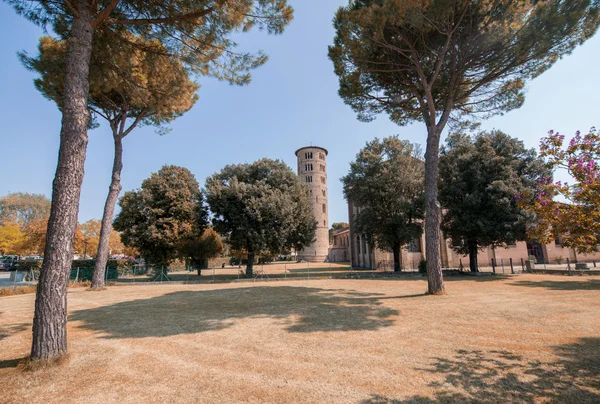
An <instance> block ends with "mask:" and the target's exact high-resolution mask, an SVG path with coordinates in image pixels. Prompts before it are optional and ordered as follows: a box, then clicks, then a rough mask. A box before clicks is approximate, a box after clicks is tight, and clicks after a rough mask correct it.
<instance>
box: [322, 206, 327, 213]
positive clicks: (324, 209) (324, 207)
mask: <svg viewBox="0 0 600 404" xmlns="http://www.w3.org/2000/svg"><path fill="white" fill-rule="evenodd" d="M323 213H327V205H325V204H323Z"/></svg>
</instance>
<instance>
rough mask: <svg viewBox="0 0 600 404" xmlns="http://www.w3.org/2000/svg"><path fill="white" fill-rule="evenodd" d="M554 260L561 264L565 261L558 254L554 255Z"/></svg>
mask: <svg viewBox="0 0 600 404" xmlns="http://www.w3.org/2000/svg"><path fill="white" fill-rule="evenodd" d="M554 260H555V261H556V263H557V264H558V265H562V263H563V262H564V261H565V260H564V258H563V257H561V256H560V255H559V256H558V257H554Z"/></svg>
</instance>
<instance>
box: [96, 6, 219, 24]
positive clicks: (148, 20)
mask: <svg viewBox="0 0 600 404" xmlns="http://www.w3.org/2000/svg"><path fill="white" fill-rule="evenodd" d="M213 11H214V7H210V8H207V9H205V10H198V11H194V12H191V13H187V14H181V15H175V16H172V17H165V18H140V19H124V20H115V19H107V20H106V21H107V22H108V23H109V24H121V25H149V24H171V23H174V22H178V21H188V20H195V19H197V18H200V17H204V16H205V15H208V14H210V13H212V12H213Z"/></svg>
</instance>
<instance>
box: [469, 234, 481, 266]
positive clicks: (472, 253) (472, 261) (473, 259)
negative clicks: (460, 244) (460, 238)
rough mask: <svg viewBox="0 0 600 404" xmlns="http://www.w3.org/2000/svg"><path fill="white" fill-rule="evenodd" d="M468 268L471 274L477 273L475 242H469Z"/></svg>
mask: <svg viewBox="0 0 600 404" xmlns="http://www.w3.org/2000/svg"><path fill="white" fill-rule="evenodd" d="M468 244H469V268H470V269H471V272H479V269H478V267H477V250H478V248H477V240H469V241H468Z"/></svg>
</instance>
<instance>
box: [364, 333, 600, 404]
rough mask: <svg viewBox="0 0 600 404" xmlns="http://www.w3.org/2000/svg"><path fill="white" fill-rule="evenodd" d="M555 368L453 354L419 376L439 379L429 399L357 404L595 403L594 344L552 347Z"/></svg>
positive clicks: (599, 349) (598, 396)
mask: <svg viewBox="0 0 600 404" xmlns="http://www.w3.org/2000/svg"><path fill="white" fill-rule="evenodd" d="M554 349H555V352H554V353H555V354H556V355H557V356H558V357H559V359H558V360H556V361H555V362H550V363H542V362H527V361H524V360H523V358H522V357H521V356H519V355H515V354H513V353H511V352H508V351H466V350H458V351H456V355H455V357H454V358H452V359H447V358H436V359H435V362H434V364H433V365H432V367H430V368H425V369H419V370H420V371H423V372H428V373H433V374H439V375H443V378H444V380H443V382H438V383H434V384H431V385H430V386H431V387H433V388H434V389H436V392H435V393H434V397H433V398H430V397H424V396H414V397H411V398H409V399H406V400H396V399H393V398H388V397H383V396H379V395H373V396H372V397H371V398H370V399H368V400H365V401H363V404H392V403H396V404H406V403H422V404H438V403H469V404H475V403H483V404H492V403H538V402H551V403H578V404H579V403H599V402H600V338H584V339H581V340H580V341H579V343H577V344H572V345H562V346H558V347H555V348H554Z"/></svg>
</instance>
